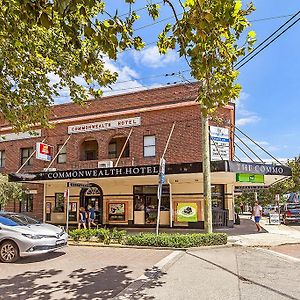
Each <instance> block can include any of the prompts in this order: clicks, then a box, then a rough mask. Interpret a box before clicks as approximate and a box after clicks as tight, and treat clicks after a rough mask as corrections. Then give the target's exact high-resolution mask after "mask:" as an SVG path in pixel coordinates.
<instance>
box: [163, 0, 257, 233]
mask: <svg viewBox="0 0 300 300" xmlns="http://www.w3.org/2000/svg"><path fill="white" fill-rule="evenodd" d="M179 2H180V1H179ZM164 3H166V4H168V5H169V6H170V7H171V9H172V11H173V14H174V17H175V19H176V22H175V24H174V25H173V26H172V25H171V24H168V25H167V26H166V27H165V29H164V31H163V32H162V33H161V34H160V36H159V42H158V46H159V48H160V52H161V53H165V52H166V51H167V49H169V48H172V49H174V48H175V47H176V45H178V46H179V51H180V55H181V56H185V57H186V60H187V62H188V64H189V66H190V68H191V74H192V76H193V77H194V78H195V79H196V80H197V81H198V82H199V92H198V97H197V101H198V102H199V104H200V109H201V113H202V144H203V151H202V153H203V159H202V161H203V178H204V179H203V181H204V184H203V187H204V200H205V209H204V212H205V228H206V231H208V232H212V212H211V187H210V186H211V181H210V159H209V157H210V155H209V129H208V117H209V116H210V115H211V114H213V113H214V112H215V110H216V108H218V107H222V106H224V105H226V104H228V103H229V102H230V101H233V100H235V99H237V98H238V97H239V93H240V91H241V86H240V85H239V84H237V83H236V80H237V77H238V74H239V73H238V71H237V70H235V68H234V64H235V63H236V62H237V60H238V58H239V57H241V56H244V55H245V53H246V51H247V50H251V46H252V45H253V43H254V42H255V33H254V32H253V31H250V32H249V33H248V35H247V36H246V40H245V42H244V43H243V42H241V41H240V38H241V35H242V33H243V32H244V30H245V29H246V28H247V27H249V26H250V24H249V22H248V21H247V16H248V15H249V14H250V13H251V12H252V11H253V10H254V6H253V4H252V3H250V5H248V7H247V8H245V9H243V8H242V2H241V0H186V1H185V2H184V3H183V4H182V5H181V7H182V14H181V15H180V17H179V14H177V12H176V9H175V7H174V4H173V3H174V2H173V1H170V0H164ZM180 3H181V2H180Z"/></svg>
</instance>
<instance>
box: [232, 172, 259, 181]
mask: <svg viewBox="0 0 300 300" xmlns="http://www.w3.org/2000/svg"><path fill="white" fill-rule="evenodd" d="M236 182H253V183H264V182H265V177H264V175H263V174H245V173H237V174H236Z"/></svg>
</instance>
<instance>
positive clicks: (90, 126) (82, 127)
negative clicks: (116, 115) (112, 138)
mask: <svg viewBox="0 0 300 300" xmlns="http://www.w3.org/2000/svg"><path fill="white" fill-rule="evenodd" d="M140 125H141V117H135V118H128V119H120V120H111V121H104V122H97V123H87V124H78V125H74V126H68V133H69V134H71V133H73V134H74V133H82V132H91V131H100V130H109V129H116V128H126V127H134V126H140Z"/></svg>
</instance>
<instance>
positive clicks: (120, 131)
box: [0, 84, 289, 228]
mask: <svg viewBox="0 0 300 300" xmlns="http://www.w3.org/2000/svg"><path fill="white" fill-rule="evenodd" d="M196 95H197V86H196V85H193V84H192V85H177V86H169V87H162V88H156V89H152V90H147V91H139V92H135V93H129V94H124V95H117V96H109V97H104V98H102V99H97V100H92V101H89V102H88V103H87V105H86V106H84V107H80V106H78V105H75V104H73V103H68V104H62V105H56V106H54V107H53V110H52V114H51V118H50V119H51V121H50V123H51V124H53V125H54V127H53V128H51V129H40V128H34V129H35V130H36V135H35V136H30V135H29V134H27V133H22V134H19V135H16V134H13V133H12V132H11V128H10V127H9V126H8V124H5V123H2V124H0V134H1V136H3V137H4V138H5V139H2V140H1V142H0V167H1V169H2V172H5V173H10V174H11V176H10V179H11V180H12V181H22V182H24V186H25V185H26V187H27V196H28V197H27V199H25V200H24V201H22V202H21V203H19V202H16V201H12V202H10V203H9V204H8V205H7V206H6V207H5V209H6V210H13V211H21V212H26V213H28V214H31V215H33V216H36V217H38V218H40V219H43V220H44V221H47V222H51V223H55V224H64V223H65V222H66V217H67V200H66V197H65V196H66V190H67V186H68V185H69V198H68V199H69V200H68V201H69V210H68V214H69V222H70V224H74V225H75V224H77V222H78V215H79V207H86V206H87V205H88V204H90V205H92V206H93V207H94V208H95V211H96V219H97V222H99V223H101V224H107V225H124V226H153V225H154V224H155V223H156V218H157V183H158V171H159V162H160V158H161V156H162V153H163V151H164V149H165V145H166V142H167V139H168V136H169V134H170V132H171V129H172V127H173V125H174V130H173V132H172V135H171V139H170V144H169V146H168V148H167V151H166V155H165V160H166V181H165V184H164V186H163V191H162V210H161V215H160V222H161V225H162V226H183V227H198V228H203V220H204V212H203V208H204V203H203V190H202V164H201V161H202V155H201V152H202V151H201V147H202V146H201V145H202V144H201V117H200V110H199V107H198V104H197V103H196V102H195V98H196ZM216 115H217V117H218V118H219V119H220V120H221V121H222V122H221V123H222V124H221V125H220V124H213V122H212V123H211V124H210V125H211V128H213V129H214V131H216V132H218V134H221V135H222V134H223V133H224V132H225V133H224V134H225V135H226V136H223V137H222V136H221V135H220V136H217V137H216V139H215V140H214V141H213V143H214V144H212V146H211V147H212V148H214V149H212V151H214V152H215V153H214V154H212V157H213V156H214V159H212V160H215V161H213V162H212V171H213V173H212V191H213V213H214V220H215V221H214V222H215V224H216V225H223V226H232V225H233V219H234V213H233V206H234V201H233V197H234V186H235V184H236V181H235V174H236V172H246V171H247V173H263V174H267V171H268V170H267V171H266V170H264V169H260V168H261V167H262V166H260V165H258V164H257V165H255V166H254V165H251V164H247V163H245V164H243V165H242V164H241V163H237V162H233V161H232V158H233V154H234V153H233V152H234V147H233V134H232V130H233V128H234V121H235V112H234V106H233V105H228V106H226V107H224V108H220V109H218V111H217V113H216ZM38 142H44V143H46V144H48V145H52V146H53V147H54V153H53V155H54V156H55V159H54V160H53V161H52V162H51V168H49V169H47V168H48V167H49V162H45V161H42V160H39V159H36V157H35V155H34V156H32V157H31V158H30V159H29V157H30V155H31V154H32V153H33V152H34V150H35V149H36V143H38ZM216 143H217V144H218V145H220V148H218V145H216ZM216 156H217V158H216ZM24 164H25V165H24ZM22 165H24V166H23V168H22V169H21V170H20V171H19V172H17V170H18V169H19V168H20V166H22ZM281 168H282V170H281V169H280V171H278V170H277V171H276V170H275V169H274V170H275V171H274V170H273V171H274V172H273V173H274V174H271V173H272V172H271V173H270V172H269V171H268V172H269V175H270V176H269V177H270V178H269V179H270V180H271V181H272V180H274V178H275V177H274V178H273V177H272V176H277V177H278V176H285V175H288V173H289V170H288V169H286V168H283V167H281ZM277 173H278V174H277ZM187 208H188V209H187Z"/></svg>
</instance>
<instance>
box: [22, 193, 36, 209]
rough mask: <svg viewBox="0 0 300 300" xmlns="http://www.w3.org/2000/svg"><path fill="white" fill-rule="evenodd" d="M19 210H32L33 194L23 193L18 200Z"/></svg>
mask: <svg viewBox="0 0 300 300" xmlns="http://www.w3.org/2000/svg"><path fill="white" fill-rule="evenodd" d="M24 204H25V205H24ZM24 208H25V209H24ZM20 212H21V213H23V212H33V194H25V197H24V199H22V201H20Z"/></svg>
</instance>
